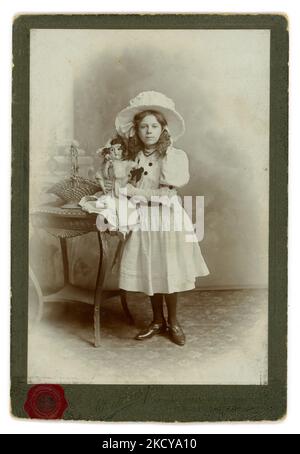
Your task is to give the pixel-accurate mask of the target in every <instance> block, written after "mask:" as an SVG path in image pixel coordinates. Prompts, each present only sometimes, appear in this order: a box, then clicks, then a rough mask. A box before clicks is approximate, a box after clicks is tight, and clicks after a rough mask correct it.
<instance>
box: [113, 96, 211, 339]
mask: <svg viewBox="0 0 300 454" xmlns="http://www.w3.org/2000/svg"><path fill="white" fill-rule="evenodd" d="M116 129H117V132H118V134H119V135H120V136H122V137H124V138H125V139H127V143H128V152H129V159H132V160H135V161H136V163H137V164H138V166H139V167H140V168H143V174H142V177H141V179H140V180H139V181H138V183H137V184H136V187H135V186H133V185H132V184H127V185H126V186H125V188H124V189H122V191H124V193H125V194H127V196H130V197H133V198H136V197H141V198H143V199H144V200H145V199H146V201H147V202H148V204H147V205H148V207H147V206H146V210H147V209H148V210H151V209H152V205H153V204H152V202H151V199H152V200H153V197H155V196H162V195H164V196H169V197H172V196H174V194H175V193H176V188H181V187H183V186H184V185H186V184H187V183H188V181H189V166H188V158H187V155H186V153H185V152H184V151H182V150H180V149H177V148H175V147H173V142H174V141H175V140H176V139H178V137H180V136H181V135H182V134H183V133H184V121H183V118H182V117H181V116H180V115H179V113H178V112H176V110H175V105H174V103H173V101H172V100H171V99H169V98H167V97H166V96H165V95H163V94H162V93H158V92H154V91H148V92H142V93H140V94H139V95H138V96H136V97H135V98H134V99H132V100H131V101H130V105H129V106H128V107H127V108H125V109H123V110H122V111H121V112H120V113H119V114H118V115H117V118H116ZM178 207H180V208H178ZM175 208H176V209H175ZM178 209H180V210H182V212H184V213H181V214H183V217H186V216H187V213H186V212H185V211H184V209H183V208H182V206H181V205H180V204H175V205H171V208H170V210H169V212H170V213H171V216H170V218H171V219H170V221H171V222H170V228H168V229H166V228H163V224H164V211H163V206H162V205H161V204H160V205H159V206H158V210H159V216H158V228H155V229H153V228H151V226H150V227H149V228H148V229H147V230H145V229H137V230H136V231H135V230H134V231H131V232H130V234H129V235H128V237H127V238H126V240H125V244H124V248H123V254H122V258H121V263H120V281H119V286H120V288H121V289H124V290H128V291H136V292H143V293H145V294H146V295H148V296H150V300H151V305H152V310H153V320H152V322H151V323H150V325H149V326H148V327H147V328H146V329H144V330H142V331H141V332H139V333H138V334H137V336H136V339H137V340H144V339H148V338H150V337H152V336H154V335H157V334H161V333H164V332H167V333H168V335H169V337H170V339H171V340H172V341H173V342H174V343H176V344H177V345H184V343H185V335H184V332H183V330H182V327H181V326H180V324H179V322H178V319H177V300H178V292H182V291H186V290H190V289H193V288H194V287H195V278H196V277H197V276H205V275H207V274H209V271H208V268H207V266H206V264H205V261H204V259H203V257H202V255H201V251H200V247H199V243H198V241H197V240H196V241H191V238H189V241H188V240H187V232H186V231H184V230H182V229H181V230H177V229H175V228H174V225H173V224H174V223H173V221H174V217H175V216H176V213H177V214H178ZM143 212H145V206H144V207H143ZM189 220H190V219H189ZM190 224H191V222H190ZM189 235H190V231H189ZM193 235H195V233H194V232H193ZM194 240H195V238H194ZM163 299H165V302H166V305H167V310H168V318H167V321H166V320H165V318H164V312H163Z"/></svg>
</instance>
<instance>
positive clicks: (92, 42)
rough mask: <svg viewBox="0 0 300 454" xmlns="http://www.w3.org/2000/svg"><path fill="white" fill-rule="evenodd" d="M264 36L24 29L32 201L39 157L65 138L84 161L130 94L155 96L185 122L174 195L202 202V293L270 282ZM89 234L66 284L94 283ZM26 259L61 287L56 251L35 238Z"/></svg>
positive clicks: (39, 187) (38, 185)
mask: <svg viewBox="0 0 300 454" xmlns="http://www.w3.org/2000/svg"><path fill="white" fill-rule="evenodd" d="M269 43H270V41H269V32H268V31H266V30H251V31H250V30H249V31H247V30H153V31H151V30H102V31H101V30H34V31H32V32H31V107H30V114H31V122H30V156H31V161H30V183H31V185H30V203H31V207H34V206H36V204H38V203H40V202H41V201H44V200H46V199H45V196H44V195H43V190H44V189H45V188H46V187H48V186H49V185H50V184H51V182H52V181H53V180H55V178H54V174H53V172H51V171H50V170H51V169H49V166H48V162H49V158H51V156H56V155H57V154H58V152H59V151H58V150H59V149H61V147H62V146H63V145H64V144H65V143H67V142H68V141H69V140H71V139H72V138H76V139H77V140H78V141H79V142H80V145H81V148H83V149H84V150H85V151H86V153H87V155H88V156H94V152H95V150H96V149H97V148H98V147H99V146H101V145H103V144H104V143H105V142H106V140H107V139H108V138H109V137H110V136H111V134H112V133H113V131H114V119H115V116H116V113H117V112H118V111H119V110H120V109H122V108H123V107H125V106H126V105H127V104H128V101H129V99H130V98H131V97H134V96H135V95H136V94H137V93H139V92H140V91H144V90H157V91H161V92H163V93H165V94H166V95H167V96H169V97H171V98H172V99H173V100H174V101H175V103H176V107H177V110H178V111H179V112H180V113H181V114H182V116H183V117H184V119H185V122H186V134H185V135H184V136H183V137H182V138H181V139H180V140H179V141H178V142H177V145H178V147H180V148H182V149H184V150H185V151H186V152H187V154H188V156H189V159H190V173H191V179H190V182H189V184H188V185H187V186H186V187H185V188H184V189H183V190H182V191H181V193H182V194H183V195H204V196H205V237H204V240H203V241H202V243H201V248H202V252H203V255H204V256H205V259H206V261H207V264H208V266H209V268H210V271H211V274H210V276H208V277H205V278H201V279H199V281H198V282H197V285H198V286H202V287H212V288H214V287H261V286H267V281H268V265H267V263H268V170H269V161H268V156H269ZM96 245H97V243H96V238H95V236H94V235H93V234H90V235H87V236H86V237H82V238H79V239H74V240H72V241H71V246H70V255H71V267H72V272H71V276H72V279H73V280H74V281H75V282H77V284H80V285H83V286H87V287H92V286H93V284H94V280H95V273H96V264H97V260H98V254H97V248H96ZM30 251H31V252H30V253H31V262H32V263H33V265H34V266H35V268H36V269H38V270H39V273H38V274H39V277H40V279H41V281H42V282H43V284H44V285H45V286H49V285H50V286H51V285H53V286H59V285H60V283H61V261H60V256H59V249H58V244H57V243H56V241H55V240H54V239H51V238H49V237H48V236H47V235H46V234H44V233H43V232H35V233H34V235H33V236H32V241H31V248H30Z"/></svg>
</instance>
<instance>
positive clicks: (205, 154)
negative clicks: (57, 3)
mask: <svg viewBox="0 0 300 454" xmlns="http://www.w3.org/2000/svg"><path fill="white" fill-rule="evenodd" d="M146 19H147V20H146ZM14 27H15V30H14V68H13V83H14V90H15V92H14V93H15V98H13V184H12V192H13V201H12V204H13V210H12V214H13V227H12V228H13V253H12V255H13V258H12V263H13V266H12V272H13V276H12V284H13V285H12V316H13V326H15V328H13V332H12V363H14V362H15V363H16V362H17V363H18V360H17V358H18V357H20V358H22V360H21V364H22V365H20V364H19V365H16V366H13V368H12V369H13V370H14V367H16V369H18V367H19V371H21V369H22V373H21V372H19V373H18V372H17V370H16V369H15V372H13V375H12V384H13V383H15V382H16V383H18V377H21V376H23V379H21V383H22V386H21V385H20V387H21V388H22V391H20V389H19V391H16V390H14V386H12V396H15V398H14V397H13V401H14V402H15V404H13V407H15V413H16V414H17V415H23V416H25V417H28V415H29V417H31V415H30V411H28V408H29V407H30V405H31V407H32V403H31V404H30V405H29V404H28V403H27V404H24V402H25V401H26V398H27V402H28V399H29V397H28V395H29V394H28V393H29V392H30V390H32V389H37V388H36V387H37V386H42V387H43V385H47V386H50V389H51V386H54V387H55V386H58V388H57V389H63V390H64V399H66V408H65V409H64V414H63V416H61V417H64V418H66V419H96V420H113V419H116V420H165V421H167V420H170V421H172V420H173V421H175V420H177V421H178V420H186V421H192V420H199V421H200V420H222V419H233V420H242V419H263V418H264V417H265V418H269V419H277V418H278V417H281V416H282V414H283V413H284V411H285V410H284V408H285V391H284V390H285V378H284V377H285V375H284V374H285V328H286V327H285V317H286V315H285V312H286V307H285V305H286V299H285V291H286V216H287V214H286V174H285V167H284V166H285V165H287V144H286V140H287V139H286V137H287V129H286V128H287V126H286V123H287V79H286V71H287V44H286V43H287V35H286V28H287V23H286V20H285V18H284V17H282V16H270V15H266V16H263V15H258V16H255V15H253V16H251V15H250V16H226V15H224V16H214V15H212V16H201V15H198V16H197V15H190V16H183V15H182V16H181V15H158V16H156V15H153V16H147V15H146V16H138V15H131V16H122V15H115V16H114V15H108V16H97V15H91V16H81V15H78V16H67V15H57V16H56V15H53V16H51V15H49V16H47V15H45V16H26V15H25V16H20V17H19V18H17V19H16V21H15V25H14ZM25 33H26V39H25V40H24V39H23V40H22V36H23V38H24V36H25ZM278 37H279V38H280V39H279V38H278ZM280 46H282V47H280ZM19 51H20V52H19ZM18 52H19V53H18ZM22 71H23V78H22V75H21V74H22ZM18 100H19V104H18ZM22 106H23V110H22ZM14 161H15V162H14ZM22 227H23V228H22ZM22 243H23V246H22V248H21V249H20V245H22ZM278 260H281V262H280V263H279V261H278ZM21 264H22V265H21ZM21 274H22V276H21ZM22 284H23V285H22ZM14 286H15V287H14ZM18 286H19V287H18ZM14 288H15V289H16V290H15V291H16V293H14ZM18 288H19V291H20V292H21V293H19V295H22V301H23V303H24V304H23V307H22V309H20V306H19V302H16V301H15V300H16V298H17V291H18ZM25 301H26V304H25ZM276 317H277V318H276ZM276 324H277V325H276ZM275 325H276V326H277V328H276V326H275ZM17 326H18V328H17ZM20 329H21V330H22V334H20V333H19V332H18V331H19V330H20ZM275 329H278V331H277V334H276V331H275ZM276 336H277V341H276ZM276 342H277V344H276ZM21 344H22V345H21ZM276 345H277V346H276ZM276 350H277V354H278V356H277V359H276ZM18 355H19V356H18ZM276 361H280V363H279V366H276ZM276 368H277V369H276ZM275 369H276V370H277V373H278V374H279V376H278V377H277V378H276V377H274V375H273V374H274V370H275ZM22 374H23V375H22ZM280 374H281V375H280ZM14 377H15V378H14ZM14 380H15V382H14ZM23 385H24V386H23ZM91 385H92V386H91ZM161 385H164V386H161ZM273 385H274V386H275V385H276V386H279V388H280V392H281V394H280V398H279V403H278V406H277V407H276V408H277V409H275V410H274V414H273V413H272V411H273V410H271V409H270V408H271V407H272V404H271V403H270V402H272V399H274V398H275V397H274V396H275V394H276V392H275V391H274V390H275V388H274V387H273ZM17 387H18V386H17V385H16V386H15V388H17ZM20 387H19V388H20ZM53 389H54V388H53ZM79 389H82V390H83V391H82V392H83V393H84V394H83V395H85V396H87V397H86V399H83V400H85V403H84V402H82V401H81V400H82V399H81V398H80V396H79V391H78V390H79ZM114 389H115V391H114ZM214 389H215V390H216V393H214V391H213V390H214ZM276 389H277V388H276ZM97 390H98V391H99V392H98V391H97ZM105 390H109V393H110V394H109V395H111V396H112V398H111V400H110V402H109V399H108V397H107V398H106V391H105ZM172 390H173V391H174V393H175V395H178V393H180V390H182V391H181V394H182V396H181V398H180V399H183V400H184V396H186V400H185V404H183V405H181V404H180V403H179V402H180V399H178V400H177V402H178V408H177V405H176V402H174V399H176V397H173V398H172V392H173V391H172ZM193 390H194V391H193ZM205 390H206V391H205ZM222 390H224V394H223V393H222ZM235 390H236V391H235ZM68 393H69V394H68ZM77 393H78V394H77ZM85 393H87V394H85ZM147 393H149V396H148V394H147ZM157 393H158V394H157ZM193 393H196V394H195V401H194V402H193V403H191V400H193ZM197 393H200V394H201V395H202V399H204V400H205V403H204V405H203V404H201V406H202V405H203V408H202V409H200V408H199V406H200V403H199V402H198V406H197V405H196V402H197V399H198V398H199V397H197V396H198V394H197ZM230 393H231V394H230ZM243 393H246V394H243ZM260 394H261V395H262V396H264V397H263V398H260V397H259V396H260ZM92 396H94V398H93V397H92ZM155 396H156V397H155ZM212 396H214V397H212ZM230 396H232V398H231V397H230ZM245 396H246V397H245ZM251 396H253V402H257V403H256V404H255V403H254V404H253V405H254V406H255V405H256V407H255V411H254V410H253V411H254V413H253V414H252V413H251V411H252V409H251V406H250V402H251ZM48 397H49V396H48ZM72 399H73V400H72ZM155 399H157V400H158V401H159V402H160V403H159V407H164V410H160V411H158V409H157V413H156V410H155ZM172 399H173V400H172ZM218 399H219V401H218ZM230 399H231V400H230ZM247 399H248V400H247ZM93 400H94V401H95V402H91V401H93ZM148 400H149V401H151V403H149V404H148ZM164 400H165V404H163V402H164ZM78 401H79V402H80V404H79V407H78V408H79V409H78V408H77V404H76V402H78ZM37 402H38V400H37ZM212 402H213V403H212ZM245 402H248V403H247V405H248V406H247V405H246V404H245ZM244 404H245V405H244ZM24 405H25V406H24ZM40 405H41V406H42V407H43V405H44V407H43V408H42V410H43V411H44V413H45V412H46V413H47V411H48V410H49V409H50V410H51V408H52V407H51V405H50V404H49V402H48V404H47V405H48V406H47V405H46V404H45V402H44V404H41V402H40ZM80 406H81V407H80ZM82 406H83V407H82ZM110 406H111V407H110ZM168 406H169V408H170V412H169V413H168V411H167V410H166V407H168ZM31 407H30V408H31ZM50 407H51V408H50ZM127 407H129V410H128V409H127ZM223 407H224V408H223ZM82 408H84V410H82ZM117 408H119V410H117ZM42 410H41V412H42V413H41V414H44V413H43V411H42ZM46 410H47V411H46ZM50 410H49V411H50ZM22 412H23V413H22ZM97 412H98V413H97ZM128 412H129V413H128ZM130 412H131V413H130ZM46 413H45V415H46ZM50 413H51V411H50ZM45 415H44V416H36V417H44V418H47V416H45ZM112 415H113V416H112ZM222 415H223V416H222Z"/></svg>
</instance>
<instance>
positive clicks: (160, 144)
mask: <svg viewBox="0 0 300 454" xmlns="http://www.w3.org/2000/svg"><path fill="white" fill-rule="evenodd" d="M147 115H154V116H155V118H156V119H157V121H158V123H159V124H160V125H161V127H162V133H161V135H160V138H159V139H158V141H157V144H156V150H157V151H158V153H159V154H160V156H161V157H163V156H165V154H166V151H167V149H168V147H169V146H170V145H171V137H170V134H169V132H168V130H167V129H165V128H166V126H167V121H166V119H165V117H164V116H163V115H162V114H161V113H160V112H157V111H156V110H144V111H143V112H140V113H138V114H136V115H135V117H134V119H133V125H134V129H135V134H134V136H133V137H130V138H129V140H128V145H127V152H128V159H132V160H134V159H135V157H136V155H137V154H138V152H139V151H141V150H142V149H143V148H144V146H145V145H144V144H143V142H142V141H141V139H140V138H139V136H138V133H137V131H138V127H139V124H140V122H141V121H142V120H143V119H144V118H145V117H146V116H147Z"/></svg>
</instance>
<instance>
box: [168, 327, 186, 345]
mask: <svg viewBox="0 0 300 454" xmlns="http://www.w3.org/2000/svg"><path fill="white" fill-rule="evenodd" d="M168 333H169V336H170V339H171V341H172V342H174V344H177V345H184V344H185V334H184V332H183V330H182V328H181V326H180V325H178V324H177V325H168Z"/></svg>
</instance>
